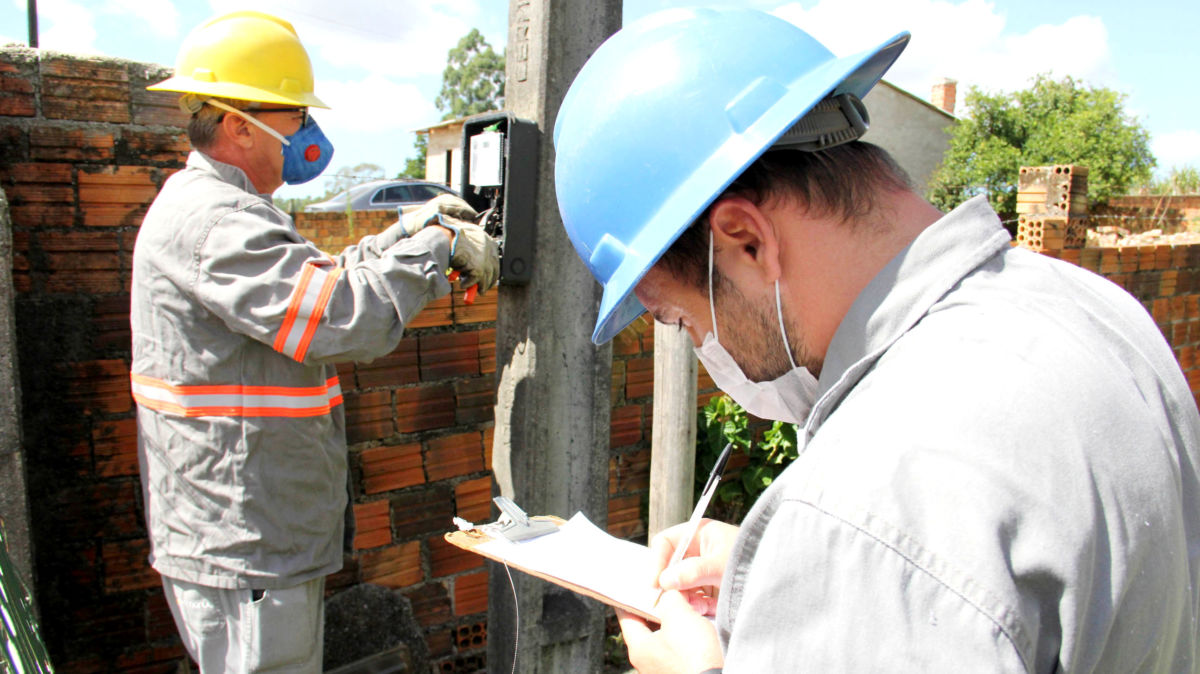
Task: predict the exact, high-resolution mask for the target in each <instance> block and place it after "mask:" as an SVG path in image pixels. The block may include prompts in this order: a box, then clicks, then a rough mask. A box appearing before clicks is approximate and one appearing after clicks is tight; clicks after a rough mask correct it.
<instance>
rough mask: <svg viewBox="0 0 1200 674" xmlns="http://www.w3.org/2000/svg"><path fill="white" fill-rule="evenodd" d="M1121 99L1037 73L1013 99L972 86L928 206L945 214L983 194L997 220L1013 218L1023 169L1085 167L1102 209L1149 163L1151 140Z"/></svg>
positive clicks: (1146, 174)
mask: <svg viewBox="0 0 1200 674" xmlns="http://www.w3.org/2000/svg"><path fill="white" fill-rule="evenodd" d="M1124 101H1125V95H1124V94H1119V93H1117V92H1115V91H1112V90H1111V89H1106V88H1095V87H1089V86H1084V85H1083V83H1082V82H1079V81H1077V80H1075V79H1074V78H1072V77H1069V76H1068V77H1065V78H1063V79H1061V80H1053V79H1051V78H1050V76H1049V75H1038V76H1037V77H1036V78H1034V82H1033V86H1032V87H1030V88H1029V89H1025V90H1023V91H1018V92H1015V93H1012V94H1003V93H1000V94H986V93H983V92H981V91H979V90H978V89H977V88H975V87H972V88H971V89H970V90H969V91H968V93H967V97H966V106H967V108H968V109H969V110H970V113H969V115H968V116H967V117H965V118H963V119H961V120H960V121H959V122H958V124H956V125H954V126H953V127H952V128H951V129H950V132H949V133H950V148H949V149H948V150H947V151H946V156H945V157H944V159H943V161H942V165H941V166H940V167H939V168H938V170H937V172H935V173H934V175H933V177H932V179H931V180H930V188H929V192H930V193H929V197H930V200H931V201H932V202H933V203H934V204H935V205H937V206H938V207H939V208H942V209H946V210H948V209H951V208H953V207H955V206H957V205H958V204H960V203H962V202H963V201H966V200H967V199H969V198H971V197H973V196H976V195H978V194H987V195H988V200H989V201H990V202H991V204H992V206H993V208H995V209H996V212H997V213H999V214H1000V217H1001V218H1002V219H1004V220H1011V219H1013V218H1015V217H1016V210H1017V175H1018V172H1019V170H1020V168H1021V167H1022V166H1048V165H1052V164H1077V165H1080V166H1086V167H1087V168H1088V199H1089V201H1091V202H1092V203H1105V202H1106V201H1107V200H1108V198H1109V197H1110V196H1112V195H1115V194H1121V193H1123V192H1126V191H1128V190H1129V188H1130V187H1131V186H1134V185H1139V184H1143V183H1145V182H1146V181H1148V180H1149V178H1150V171H1151V169H1152V168H1153V167H1154V165H1155V159H1154V155H1153V154H1151V152H1150V134H1149V133H1148V132H1147V131H1146V130H1145V129H1144V128H1143V127H1142V126H1141V124H1139V123H1138V122H1137V121H1136V120H1134V119H1133V118H1131V117H1129V116H1128V115H1127V114H1126V113H1125V110H1124Z"/></svg>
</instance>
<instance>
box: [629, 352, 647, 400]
mask: <svg viewBox="0 0 1200 674" xmlns="http://www.w3.org/2000/svg"><path fill="white" fill-rule="evenodd" d="M652 395H654V358H653V357H643V358H630V359H629V360H627V361H625V399H626V400H634V399H636V398H647V397H649V396H652Z"/></svg>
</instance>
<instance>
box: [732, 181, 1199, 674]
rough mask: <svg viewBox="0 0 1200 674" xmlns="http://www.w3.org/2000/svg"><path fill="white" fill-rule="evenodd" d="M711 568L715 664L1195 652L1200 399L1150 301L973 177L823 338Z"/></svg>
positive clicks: (931, 663) (1166, 660)
mask: <svg viewBox="0 0 1200 674" xmlns="http://www.w3.org/2000/svg"><path fill="white" fill-rule="evenodd" d="M820 389H821V393H820V394H819V395H820V396H821V397H820V398H819V400H818V403H817V405H816V406H815V407H814V409H813V411H812V413H811V415H810V417H809V419H808V422H807V424H806V428H805V429H804V433H803V435H804V436H805V438H806V439H807V446H806V447H805V448H804V449H803V450H802V452H801V454H800V457H799V459H798V460H797V461H795V462H794V463H793V464H792V465H791V466H789V467H788V468H787V469H786V470H785V471H784V473H783V475H782V476H781V477H780V479H778V480H777V481H776V482H775V483H774V484H773V485H772V486H771V487H770V488H769V489H768V491H766V492H765V493H764V494H763V496H762V497H761V498H760V500H759V501H758V503H756V504H755V507H754V508H753V509H752V510H751V512H750V513H749V514H748V515H747V517H746V519H745V521H744V523H743V525H742V528H741V532H740V534H739V538H738V540H737V542H736V544H735V548H734V550H733V553H732V555H731V557H730V561H729V566H728V567H727V572H726V576H725V578H724V580H723V584H722V587H721V595H720V601H719V606H718V622H717V625H718V632H719V634H720V636H721V639H722V645H723V647H724V648H725V651H726V658H727V659H726V671H728V672H782V671H812V672H1047V673H1048V672H1054V671H1063V672H1113V673H1122V674H1124V673H1128V672H1190V671H1194V670H1195V668H1196V666H1197V665H1196V653H1195V649H1196V645H1197V639H1196V635H1197V625H1196V618H1197V615H1198V602H1200V594H1198V590H1200V584H1198V582H1197V580H1198V579H1197V572H1198V570H1200V558H1198V555H1200V479H1198V476H1197V466H1198V465H1200V417H1198V416H1197V411H1196V400H1195V399H1194V398H1193V397H1192V394H1191V392H1190V391H1189V390H1188V386H1187V383H1186V381H1185V380H1184V377H1183V376H1182V374H1181V372H1180V368H1179V365H1178V363H1177V362H1176V360H1175V359H1174V357H1173V355H1172V352H1171V350H1170V348H1169V347H1168V346H1167V344H1166V343H1165V341H1164V340H1163V337H1162V335H1161V334H1160V333H1159V331H1158V329H1157V328H1156V326H1155V325H1154V323H1153V321H1152V320H1151V319H1150V317H1149V315H1148V314H1147V312H1146V311H1145V309H1144V308H1143V307H1142V306H1141V305H1140V304H1138V302H1137V301H1136V300H1134V299H1133V298H1132V297H1130V296H1129V295H1128V294H1127V293H1125V292H1124V291H1123V290H1121V289H1120V288H1118V287H1117V286H1115V285H1113V284H1112V283H1110V282H1108V281H1107V280H1105V279H1103V278H1101V277H1099V276H1097V275H1095V274H1092V273H1091V272H1088V271H1086V270H1083V269H1080V268H1078V267H1075V266H1073V265H1070V264H1066V263H1063V262H1060V261H1057V260H1053V259H1050V258H1047V257H1045V256H1041V255H1037V254H1035V253H1031V252H1029V251H1026V250H1022V249H1016V248H1012V247H1010V244H1009V237H1008V235H1007V233H1006V232H1005V231H1004V230H1003V229H1002V227H1001V226H1000V223H999V220H998V219H997V218H996V216H995V214H994V213H993V212H992V211H991V209H990V208H989V207H988V205H987V202H986V201H985V200H984V199H983V198H982V197H981V198H978V199H975V200H972V201H970V202H967V203H966V204H964V205H962V206H960V207H959V208H958V209H956V210H954V211H953V212H952V213H950V214H948V215H946V216H945V217H944V218H942V219H941V220H940V221H938V222H937V223H935V224H934V225H932V226H931V227H930V228H928V229H927V230H926V231H925V232H923V233H922V234H921V235H920V236H919V237H918V238H917V239H916V240H915V241H914V242H913V243H912V244H911V245H910V246H909V247H908V248H907V249H905V250H904V251H903V252H902V253H901V254H900V255H898V256H897V257H896V258H895V259H894V260H893V261H892V262H891V263H890V264H889V265H888V266H887V267H886V268H884V269H883V270H882V272H880V274H879V275H878V276H877V277H876V278H875V279H874V280H873V281H872V282H871V284H870V285H869V286H868V287H867V288H866V289H865V290H864V291H863V293H862V294H861V295H860V296H859V297H858V298H857V299H856V301H855V303H854V304H853V306H852V308H851V310H850V312H849V314H848V315H847V316H846V317H845V319H844V320H843V321H842V323H841V325H840V326H839V328H838V330H837V332H836V333H835V336H834V338H833V341H832V343H831V345H830V348H829V351H828V354H827V357H826V360H825V365H824V369H823V371H822V373H821V380H820Z"/></svg>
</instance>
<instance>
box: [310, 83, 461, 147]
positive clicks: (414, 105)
mask: <svg viewBox="0 0 1200 674" xmlns="http://www.w3.org/2000/svg"><path fill="white" fill-rule="evenodd" d="M316 87H317V91H318V92H320V93H319V94H318V95H319V96H320V97H321V100H323V101H325V102H326V103H328V104H329V107H330V108H331V110H329V111H324V110H319V111H316V112H315V115H316V117H317V120H318V121H319V122H320V123H321V128H323V129H326V130H327V131H331V132H334V131H344V132H347V133H350V132H365V133H381V132H390V131H405V132H407V131H411V130H413V129H415V128H418V127H423V126H428V125H429V124H431V123H433V121H436V120H438V119H439V118H440V117H441V115H440V114H439V113H438V111H437V110H436V109H434V107H433V103H432V102H430V101H429V100H428V99H427V98H426V97H425V96H424V95H423V94H422V93H421V91H420V90H418V89H417V87H416V86H415V85H413V84H409V83H404V82H396V81H394V80H391V79H389V78H387V77H385V76H383V75H380V74H372V75H368V76H367V77H365V78H363V79H361V80H357V81H350V82H347V81H318V82H317V83H316ZM330 136H331V137H332V136H333V133H330Z"/></svg>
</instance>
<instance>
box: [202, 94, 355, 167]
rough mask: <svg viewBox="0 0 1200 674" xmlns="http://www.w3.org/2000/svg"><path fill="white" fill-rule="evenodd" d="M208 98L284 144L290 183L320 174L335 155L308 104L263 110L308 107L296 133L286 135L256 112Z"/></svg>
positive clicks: (284, 157) (209, 102)
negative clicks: (254, 113)
mask: <svg viewBox="0 0 1200 674" xmlns="http://www.w3.org/2000/svg"><path fill="white" fill-rule="evenodd" d="M205 102H206V103H208V104H209V105H212V106H215V107H217V108H220V109H222V110H225V111H227V112H232V113H234V114H235V115H237V116H239V117H241V118H242V119H244V120H246V121H247V122H250V123H251V124H253V125H255V126H257V127H258V128H260V129H262V130H263V131H265V132H267V133H269V134H270V135H272V136H274V137H275V138H276V139H278V140H279V142H280V143H281V144H282V145H283V148H282V151H283V181H284V182H285V183H287V184H289V185H299V184H301V183H306V182H308V181H310V180H312V179H313V178H316V177H317V176H319V175H321V172H322V171H324V170H325V167H327V166H329V162H330V160H332V159H333V143H331V142H329V139H328V138H326V137H325V134H324V133H323V132H322V131H321V127H320V126H317V120H315V119H313V118H312V117H310V116H309V115H308V113H307V109H306V108H275V109H273V110H269V111H268V110H264V111H262V112H284V111H290V110H293V109H295V110H305V115H304V123H303V124H301V125H300V128H299V129H298V130H297V131H296V133H293V134H291V135H289V136H284V135H283V134H281V133H279V132H278V131H276V130H275V129H272V128H271V127H269V126H267V125H266V124H263V123H262V122H260V121H259V120H257V119H255V118H254V116H253V115H249V114H246V113H247V112H248V111H245V110H238V109H237V108H234V107H232V106H229V105H226V104H224V103H222V102H221V101H218V100H215V99H212V98H210V99H208V100H207V101H205Z"/></svg>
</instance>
